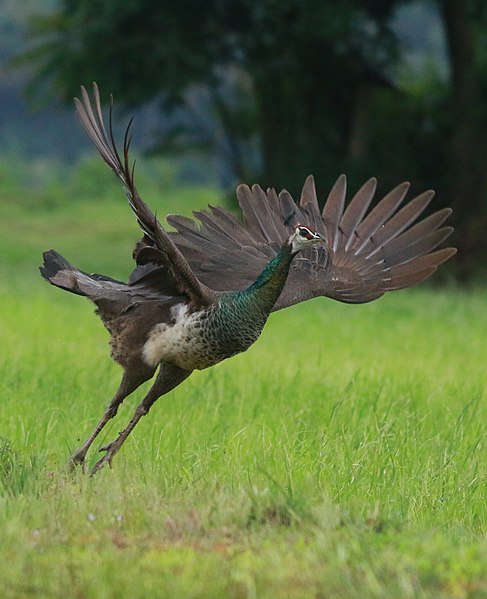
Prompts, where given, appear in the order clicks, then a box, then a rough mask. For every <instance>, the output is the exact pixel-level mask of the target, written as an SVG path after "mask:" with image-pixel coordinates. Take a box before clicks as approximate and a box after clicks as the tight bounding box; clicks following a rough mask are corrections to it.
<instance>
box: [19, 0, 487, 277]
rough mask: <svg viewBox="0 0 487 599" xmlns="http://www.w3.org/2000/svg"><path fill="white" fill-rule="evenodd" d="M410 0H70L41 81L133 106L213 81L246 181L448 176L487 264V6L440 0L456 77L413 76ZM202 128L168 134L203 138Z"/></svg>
mask: <svg viewBox="0 0 487 599" xmlns="http://www.w3.org/2000/svg"><path fill="white" fill-rule="evenodd" d="M416 1H417V2H418V0H416ZM424 1H425V2H426V0H424ZM409 3H411V2H409ZM402 4H408V2H407V0H381V1H380V2H379V1H378V0H342V1H340V2H326V1H325V2H324V1H323V0H207V1H206V2H201V1H197V2H188V1H187V0H180V1H179V2H173V1H172V0H171V1H169V0H159V1H157V2H156V1H155V0H127V1H125V2H119V1H118V0H103V1H102V0H93V1H91V2H87V1H86V0H61V4H60V8H59V11H58V12H57V13H56V14H54V15H52V16H50V17H47V18H44V19H43V20H39V21H38V22H37V23H36V24H35V25H34V27H33V31H34V32H35V35H36V37H37V40H38V42H39V43H38V45H37V46H36V48H35V50H34V51H33V52H31V53H30V56H31V58H32V59H33V60H35V61H36V62H37V72H38V78H37V79H38V81H47V82H49V85H53V84H54V85H55V86H56V88H57V89H58V90H60V91H61V92H62V94H64V96H65V97H66V98H69V99H70V98H71V97H72V95H73V93H76V92H77V90H78V86H79V84H80V83H85V84H89V83H90V82H91V81H92V80H97V81H98V82H100V84H101V85H102V89H103V90H107V91H108V90H109V91H111V92H113V93H114V94H115V95H116V97H117V99H118V100H121V101H122V102H123V103H124V104H125V105H126V106H131V105H138V104H141V103H144V102H147V101H149V100H151V99H154V98H159V99H161V107H162V108H163V109H164V110H171V109H174V108H176V107H182V106H184V105H185V102H186V100H187V97H188V93H189V92H190V91H191V90H194V89H195V88H197V89H199V90H204V93H205V95H204V98H205V101H206V102H207V103H208V105H209V106H210V107H211V112H212V115H213V118H214V119H215V122H216V123H217V127H216V128H214V130H213V133H214V134H219V135H220V137H221V136H222V135H223V137H224V139H225V141H226V148H227V150H228V151H227V155H226V158H227V160H228V162H229V164H230V166H231V170H232V172H233V173H234V176H235V179H238V180H245V181H247V182H259V183H261V184H262V185H263V186H275V187H278V188H281V187H287V188H289V189H290V191H292V192H293V193H298V191H299V188H300V185H301V184H302V181H303V180H304V178H305V176H306V175H308V174H309V173H314V174H315V175H316V176H317V178H318V180H319V182H320V183H321V184H322V185H323V186H327V185H329V184H330V183H331V182H332V181H333V179H334V178H335V177H336V176H337V174H339V173H340V172H343V171H345V172H347V173H348V174H349V176H350V178H351V179H352V185H354V184H355V183H358V182H359V180H360V179H363V178H364V177H366V176H369V175H370V174H376V175H378V176H379V177H380V178H381V179H382V181H383V182H384V184H385V185H393V184H396V183H397V182H398V181H400V180H403V179H405V178H406V179H410V180H412V182H413V186H414V185H415V186H416V188H417V189H419V188H424V187H425V186H432V187H435V188H436V189H438V190H439V191H440V192H441V193H440V198H441V201H442V202H443V203H445V204H450V205H452V206H453V207H454V208H455V210H456V226H457V231H458V234H457V242H458V244H459V246H460V248H461V249H462V250H463V252H462V254H461V255H462V256H463V262H464V264H463V266H464V267H465V269H466V270H467V269H468V268H469V267H470V266H471V265H472V264H473V263H475V262H476V263H477V264H478V263H482V264H485V263H487V260H486V258H487V241H486V236H485V234H484V230H485V227H486V226H487V169H486V168H485V156H487V147H486V146H487V136H486V135H485V133H484V132H485V129H486V126H487V52H486V51H485V48H486V47H487V46H486V44H485V41H486V37H487V14H486V13H487V9H486V8H485V3H484V2H482V0H467V1H466V2H457V1H456V0H435V2H433V3H431V2H430V6H434V5H436V7H437V9H438V14H439V16H440V19H441V20H442V23H443V27H444V31H445V35H446V39H447V46H448V62H449V76H448V78H447V79H445V78H444V77H443V78H442V77H440V76H439V75H438V73H437V71H436V70H435V69H434V68H432V69H430V71H423V72H422V73H419V74H416V75H415V76H412V77H410V78H409V80H408V81H407V82H406V84H405V83H404V81H401V80H400V78H398V76H397V72H398V71H397V66H398V65H399V64H400V62H401V60H402V51H403V49H402V48H401V47H400V46H399V44H398V40H397V39H396V36H395V34H394V31H393V29H392V28H391V20H392V16H393V15H394V13H395V11H396V9H397V8H398V7H399V6H400V5H402ZM189 129H190V135H189V137H188V135H187V133H188V132H187V130H186V131H183V130H181V129H176V130H175V131H174V132H173V133H174V135H173V136H172V137H171V136H166V141H167V140H172V141H174V140H181V139H183V140H184V141H188V139H189V140H193V141H194V139H195V138H198V139H199V141H200V142H201V141H202V136H201V135H200V133H199V132H195V131H194V130H193V131H191V123H190V127H189ZM191 134H192V137H191ZM205 141H208V140H205ZM254 154H258V160H256V159H255V156H254ZM256 165H257V166H258V168H256ZM354 177H355V178H356V181H354Z"/></svg>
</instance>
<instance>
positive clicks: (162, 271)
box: [74, 83, 214, 305]
mask: <svg viewBox="0 0 487 599" xmlns="http://www.w3.org/2000/svg"><path fill="white" fill-rule="evenodd" d="M93 97H94V107H93V105H92V103H91V101H90V97H89V95H88V92H87V91H86V89H85V88H84V87H81V100H79V99H78V98H75V100H74V101H75V105H76V110H77V112H78V114H79V117H80V119H81V123H82V125H83V127H84V129H85V131H86V132H87V134H88V136H89V137H90V139H91V140H92V141H93V143H94V144H95V146H96V148H97V150H98V152H99V153H100V155H101V157H102V158H103V160H104V161H105V162H106V163H107V164H108V166H109V167H110V168H111V169H112V171H113V172H114V173H115V174H116V175H117V177H118V178H119V179H120V180H121V181H122V183H123V185H124V188H125V192H126V194H127V198H128V201H129V204H130V206H131V208H132V210H133V211H134V213H135V216H136V218H137V222H138V224H139V226H140V228H141V229H142V231H143V232H144V238H143V239H142V240H141V241H140V242H139V243H138V244H137V246H136V249H135V251H134V258H135V260H136V262H137V264H138V265H140V266H139V267H138V268H136V270H135V271H134V273H132V275H131V279H130V281H129V282H130V283H137V284H142V283H145V284H147V285H151V286H152V287H153V288H155V289H157V288H159V289H160V290H161V292H166V293H167V292H168V291H169V292H171V293H184V294H186V295H188V296H189V297H190V298H191V299H192V300H193V302H195V304H196V305H206V304H209V303H211V302H212V301H213V299H214V292H213V291H211V290H210V289H208V288H207V287H206V286H205V285H204V284H202V283H201V282H200V281H199V280H198V278H197V277H196V276H195V274H194V273H193V271H192V270H191V267H190V265H189V264H188V261H187V260H186V258H185V257H184V256H183V254H182V253H181V251H180V250H179V249H178V248H177V247H176V246H175V245H174V243H173V242H172V240H171V238H170V237H169V235H168V234H167V232H166V231H165V230H164V229H163V227H162V226H161V224H160V223H159V221H158V220H157V218H156V216H155V215H154V213H153V212H152V211H151V210H150V209H149V207H148V206H147V205H146V203H145V202H144V201H143V200H142V198H141V197H140V196H139V193H138V191H137V188H136V186H135V182H134V169H133V167H130V165H129V148H130V142H131V135H130V126H131V122H132V121H130V122H129V124H128V127H127V129H126V132H125V138H124V143H123V161H122V159H121V158H120V155H119V152H118V150H117V147H116V144H115V140H114V136H113V129H112V107H113V98H112V101H111V104H110V118H109V128H108V131H107V128H106V126H105V123H104V119H103V113H102V109H101V102H100V92H99V90H98V86H97V85H96V83H93Z"/></svg>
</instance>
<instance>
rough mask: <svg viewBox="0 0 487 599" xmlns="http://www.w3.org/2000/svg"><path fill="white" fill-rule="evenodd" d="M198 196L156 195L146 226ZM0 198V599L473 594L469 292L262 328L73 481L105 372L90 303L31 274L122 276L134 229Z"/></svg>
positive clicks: (479, 511) (391, 299) (474, 398)
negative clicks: (44, 270) (52, 254)
mask: <svg viewBox="0 0 487 599" xmlns="http://www.w3.org/2000/svg"><path fill="white" fill-rule="evenodd" d="M144 195H145V196H146V197H148V198H149V196H150V194H149V195H148V194H147V193H144ZM171 195H172V197H170V196H171ZM214 195H215V194H212V193H211V192H203V191H195V190H186V191H182V192H174V193H173V194H169V195H168V197H165V198H163V199H162V201H161V202H160V205H159V213H160V214H164V213H165V212H166V211H169V210H172V211H182V212H185V213H188V212H189V208H190V207H191V206H193V207H201V206H202V205H203V204H204V203H205V202H206V201H215V200H214V199H213V197H212V196H214ZM10 199H11V198H4V200H3V203H0V211H1V213H0V255H1V256H2V277H1V281H0V301H1V318H0V336H1V340H2V350H3V351H2V353H1V355H0V436H1V439H0V539H1V540H0V563H1V564H2V567H1V568H0V589H1V595H2V597H6V598H10V597H12V598H18V597H30V596H36V597H81V598H84V597H86V598H90V599H91V598H92V597H107V598H108V597H110V598H111V597H114V598H115V597H131V598H132V597H134V598H137V597H140V598H146V597H164V598H165V597H167V598H178V599H179V598H186V597H187V598H190V597H191V598H204V597H207V598H215V599H218V598H220V597H221V598H227V597H228V598H235V599H240V598H252V597H255V598H269V599H270V598H283V597H286V598H293V599H294V598H308V597H309V598H317V599H324V598H329V597H339V598H348V597H354V598H357V599H358V598H360V599H361V598H369V597H370V598H372V597H374V598H379V597H381V598H382V597H383V598H391V597H394V598H396V597H407V598H409V597H411V598H426V597H429V598H451V597H453V598H457V597H458V598H467V597H468V598H480V597H487V544H486V541H485V538H486V533H487V492H486V473H487V454H486V438H485V433H486V430H485V423H486V422H487V403H486V400H485V397H484V395H483V391H484V387H485V383H486V378H487V376H486V365H485V357H486V352H485V339H486V338H487V311H486V310H485V305H486V300H487V290H484V289H478V290H474V291H462V290H455V289H451V290H436V289H424V288H420V289H418V290H412V291H408V292H401V293H397V294H389V295H388V296H387V297H385V298H383V299H382V300H380V301H378V302H374V303H372V304H370V305H365V306H355V307H354V306H345V305H340V304H338V303H336V302H332V301H331V300H325V299H322V300H315V301H313V302H308V303H307V304H304V305H301V306H297V307H295V308H292V309H288V310H285V311H282V312H280V313H277V314H275V315H274V316H273V317H272V318H271V319H270V322H269V324H268V326H267V329H266V331H265V332H264V334H263V336H262V338H261V339H260V340H259V341H258V343H257V344H256V345H255V346H253V347H252V348H251V349H250V350H249V351H248V352H247V353H246V354H244V355H241V356H238V357H236V358H233V359H232V360H228V361H227V362H225V363H223V364H221V365H218V366H216V367H214V368H213V369H210V370H208V371H205V372H201V373H195V374H194V375H193V376H192V377H191V378H190V379H189V380H188V381H187V382H185V383H184V384H183V385H181V386H180V387H179V388H177V389H176V390H175V391H174V392H172V393H171V394H170V395H168V396H167V397H165V398H163V399H160V400H159V401H158V402H157V403H156V405H155V406H154V408H153V409H152V411H151V412H150V414H149V415H148V416H147V417H145V418H144V419H143V420H142V421H141V423H140V424H139V425H138V426H137V428H136V429H135V431H134V433H133V434H132V435H131V437H130V438H129V440H128V442H127V443H126V445H125V446H124V448H123V450H122V451H121V453H120V454H118V455H117V457H116V459H115V460H114V469H113V470H109V469H106V470H102V471H101V472H100V473H99V474H98V475H97V476H96V477H95V478H93V479H88V478H87V477H85V476H83V475H82V474H81V473H76V474H75V475H69V474H67V473H66V471H65V470H64V466H65V463H66V461H67V459H68V456H69V455H70V452H71V451H72V450H73V449H75V448H76V447H77V445H78V444H79V443H80V442H81V441H83V440H84V438H85V437H86V436H87V434H88V433H89V431H90V430H91V427H92V426H93V425H94V423H95V422H96V421H97V419H98V418H99V416H100V415H101V413H102V411H103V409H104V406H105V404H106V403H107V401H108V400H109V399H110V397H111V395H112V394H113V392H114V391H115V389H116V386H117V384H118V382H119V377H120V370H119V369H118V367H117V366H116V365H115V364H113V363H112V362H111V360H110V358H109V355H108V347H107V341H108V339H107V334H106V332H105V330H104V329H103V327H102V325H101V323H100V322H98V320H97V318H96V317H95V316H93V314H92V307H91V306H90V305H89V303H88V302H86V301H84V300H83V299H82V298H78V297H76V296H72V295H69V294H66V293H63V292H62V291H60V290H58V289H55V288H52V287H50V286H48V285H47V284H45V283H44V282H43V281H42V280H41V278H40V277H39V276H38V275H37V272H36V268H37V265H38V263H39V261H40V253H41V251H42V249H47V248H49V247H54V248H56V249H58V250H59V251H61V253H63V254H64V255H66V257H67V258H69V259H70V260H72V261H73V262H74V263H76V264H77V265H79V266H80V267H82V268H84V269H86V270H96V271H100V272H104V273H105V274H109V275H112V276H125V275H126V274H127V272H128V270H129V268H130V260H129V258H130V252H131V249H132V245H133V242H134V240H135V239H136V237H137V230H136V227H135V226H134V224H133V219H132V217H131V214H130V212H129V210H128V209H127V208H126V206H125V204H124V202H123V198H122V197H120V201H115V200H107V199H105V200H103V201H98V202H94V201H83V200H79V201H75V202H71V203H62V202H55V203H54V205H53V206H50V205H49V204H45V203H40V204H39V205H37V204H36V203H35V201H33V200H32V201H30V202H22V203H20V202H19V203H12V202H11V201H9V200H10ZM151 203H152V204H153V205H154V204H155V203H154V202H153V201H151ZM174 206H177V208H176V209H175V208H174ZM155 207H156V205H155ZM145 388H147V386H146V387H145ZM143 391H144V390H139V391H138V392H137V393H136V394H134V396H133V397H131V398H129V399H128V400H126V402H125V403H124V405H123V406H122V408H121V410H120V411H119V414H118V416H117V418H116V419H115V421H113V422H112V423H111V424H110V425H109V426H107V431H106V434H103V435H102V437H101V439H100V442H99V443H98V444H97V445H96V447H98V446H99V445H101V444H102V443H103V442H107V441H109V440H111V439H112V437H114V436H116V434H117V432H118V431H119V430H121V428H122V427H123V426H124V425H125V423H126V422H127V420H128V419H129V418H130V416H131V413H132V411H133V410H134V408H135V405H136V404H137V401H138V400H140V398H141V397H142V395H143ZM96 447H95V449H96ZM90 460H91V463H93V462H94V460H96V455H95V452H93V454H91V456H90Z"/></svg>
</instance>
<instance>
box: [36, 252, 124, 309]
mask: <svg viewBox="0 0 487 599" xmlns="http://www.w3.org/2000/svg"><path fill="white" fill-rule="evenodd" d="M43 257H44V264H43V265H42V266H41V267H40V268H39V270H40V272H41V275H42V276H43V277H44V278H45V279H46V281H49V283H51V284H52V285H55V286H56V287H60V288H61V289H65V290H66V291H69V292H71V293H76V294H77V295H82V296H85V297H89V298H90V299H91V300H92V301H93V302H95V303H96V304H99V303H100V302H101V301H103V300H109V299H112V300H117V299H119V298H120V297H121V296H122V294H123V293H124V290H125V289H126V285H125V284H124V283H122V282H120V281H116V280H115V279H111V278H109V277H105V276H103V275H95V274H93V275H90V274H87V273H85V272H83V271H81V270H79V269H77V268H76V267H75V266H73V265H72V264H70V263H69V262H68V261H67V260H66V258H63V256H61V254H58V252H56V251H55V250H48V251H47V252H44V254H43Z"/></svg>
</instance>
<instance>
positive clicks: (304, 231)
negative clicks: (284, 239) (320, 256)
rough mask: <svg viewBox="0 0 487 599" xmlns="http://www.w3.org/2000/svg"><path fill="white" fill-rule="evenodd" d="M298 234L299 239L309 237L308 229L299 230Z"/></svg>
mask: <svg viewBox="0 0 487 599" xmlns="http://www.w3.org/2000/svg"><path fill="white" fill-rule="evenodd" d="M299 234H300V235H301V237H309V231H308V229H300V230H299Z"/></svg>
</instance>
